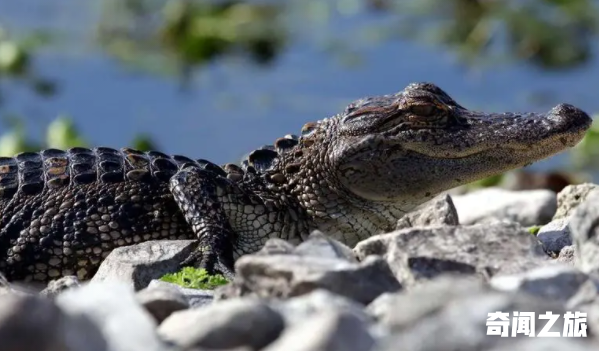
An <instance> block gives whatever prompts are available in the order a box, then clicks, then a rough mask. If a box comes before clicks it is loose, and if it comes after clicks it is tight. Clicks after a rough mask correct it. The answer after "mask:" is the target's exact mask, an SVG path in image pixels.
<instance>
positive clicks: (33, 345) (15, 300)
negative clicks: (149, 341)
mask: <svg viewBox="0 0 599 351" xmlns="http://www.w3.org/2000/svg"><path fill="white" fill-rule="evenodd" d="M0 345H1V349H2V350H3V351H62V350H89V351H103V350H106V343H105V342H104V340H103V339H102V337H101V334H100V332H99V331H98V330H97V329H96V328H94V326H93V325H91V324H90V323H89V322H88V323H86V321H85V320H83V319H81V320H76V321H73V320H71V319H70V318H68V317H67V315H65V314H64V313H63V312H62V311H61V310H60V309H59V308H58V306H56V304H54V303H53V302H52V301H51V300H49V299H45V298H40V297H35V296H26V295H17V294H7V295H4V296H2V298H1V299H0Z"/></svg>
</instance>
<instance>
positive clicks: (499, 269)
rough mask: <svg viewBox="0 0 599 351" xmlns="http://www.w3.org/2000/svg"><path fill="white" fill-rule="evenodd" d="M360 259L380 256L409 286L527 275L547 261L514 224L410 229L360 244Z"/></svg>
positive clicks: (357, 251)
mask: <svg viewBox="0 0 599 351" xmlns="http://www.w3.org/2000/svg"><path fill="white" fill-rule="evenodd" d="M354 251H355V252H356V254H357V256H358V258H364V257H366V256H368V255H382V256H383V257H385V259H386V260H387V262H389V266H390V267H391V269H392V270H393V272H394V274H395V276H396V277H397V279H398V280H399V281H400V282H401V283H402V284H403V285H405V286H409V285H413V284H415V283H417V282H418V281H420V280H427V279H432V278H434V277H436V276H438V275H441V274H446V273H460V274H467V275H468V274H476V275H478V276H480V277H481V278H483V279H487V278H488V277H491V276H493V275H495V274H499V273H503V274H509V273H517V272H522V271H525V270H527V269H529V268H532V267H535V266H536V265H539V264H542V263H544V262H547V261H548V260H549V258H548V256H547V255H546V254H544V253H543V250H542V246H541V244H540V243H539V242H538V241H537V240H536V239H535V237H534V236H533V235H530V234H529V233H528V232H527V231H526V230H524V229H523V228H522V227H521V226H520V225H518V224H516V223H503V222H499V223H494V224H486V225H485V224H476V225H471V226H454V227H426V228H408V229H402V230H399V231H396V232H392V233H389V234H383V235H377V236H373V237H371V238H369V239H366V240H364V241H362V242H360V243H358V245H356V247H355V249H354Z"/></svg>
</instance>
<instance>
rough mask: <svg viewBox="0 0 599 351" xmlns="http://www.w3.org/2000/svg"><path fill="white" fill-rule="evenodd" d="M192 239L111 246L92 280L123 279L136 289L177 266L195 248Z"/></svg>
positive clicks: (115, 280) (114, 280)
mask: <svg viewBox="0 0 599 351" xmlns="http://www.w3.org/2000/svg"><path fill="white" fill-rule="evenodd" d="M196 246H197V241H195V240H153V241H146V242H142V243H139V244H135V245H131V246H124V247H119V248H116V249H114V250H113V251H112V252H111V253H110V254H109V255H108V256H107V257H106V259H105V260H104V261H103V262H102V264H101V265H100V267H99V268H98V272H97V273H96V274H95V275H94V277H93V278H92V279H91V281H93V282H103V281H107V282H125V283H127V284H131V285H132V286H133V287H134V288H135V290H141V289H143V288H145V287H147V286H148V284H149V283H150V281H151V280H152V279H159V278H161V277H162V276H163V275H165V274H168V273H174V272H176V271H178V270H179V269H180V263H181V262H183V260H185V259H186V258H187V257H188V256H189V255H190V254H191V253H192V252H193V250H194V249H195V247H196Z"/></svg>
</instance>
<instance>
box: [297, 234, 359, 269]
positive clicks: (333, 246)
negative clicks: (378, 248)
mask: <svg viewBox="0 0 599 351" xmlns="http://www.w3.org/2000/svg"><path fill="white" fill-rule="evenodd" d="M292 253H293V254H296V255H300V256H314V257H323V258H325V257H328V258H342V259H345V260H347V261H351V262H357V260H356V257H355V255H354V252H353V251H352V249H350V248H349V247H348V246H346V245H345V244H343V243H341V242H339V241H337V240H335V239H333V238H331V237H328V236H326V235H324V234H323V233H322V232H321V231H319V230H315V231H313V232H312V234H310V236H309V237H308V239H307V240H306V241H304V242H302V243H301V244H299V245H298V246H297V247H296V248H295V249H294V250H293V251H292Z"/></svg>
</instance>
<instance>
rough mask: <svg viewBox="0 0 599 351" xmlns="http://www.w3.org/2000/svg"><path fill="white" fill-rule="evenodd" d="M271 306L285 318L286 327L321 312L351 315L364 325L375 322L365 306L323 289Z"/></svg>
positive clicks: (273, 303)
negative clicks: (365, 309)
mask: <svg viewBox="0 0 599 351" xmlns="http://www.w3.org/2000/svg"><path fill="white" fill-rule="evenodd" d="M271 306H272V307H273V308H274V309H275V310H277V311H278V312H279V313H280V314H281V315H282V316H283V318H284V319H285V324H286V325H292V324H296V323H300V322H303V321H305V320H306V319H307V318H309V317H311V316H313V315H315V314H318V313H321V312H322V313H329V312H343V313H350V314H353V315H354V316H356V317H357V318H359V319H360V320H362V321H363V322H364V323H371V322H373V319H372V318H371V317H370V316H369V315H368V314H367V313H366V312H365V311H364V309H363V308H364V306H363V305H361V304H359V303H357V302H355V301H352V300H350V299H348V298H346V297H343V296H340V295H337V294H333V293H331V292H329V291H328V290H323V289H317V290H314V291H312V292H311V293H308V294H305V295H301V296H298V297H294V298H290V299H288V300H280V301H278V302H271Z"/></svg>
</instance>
